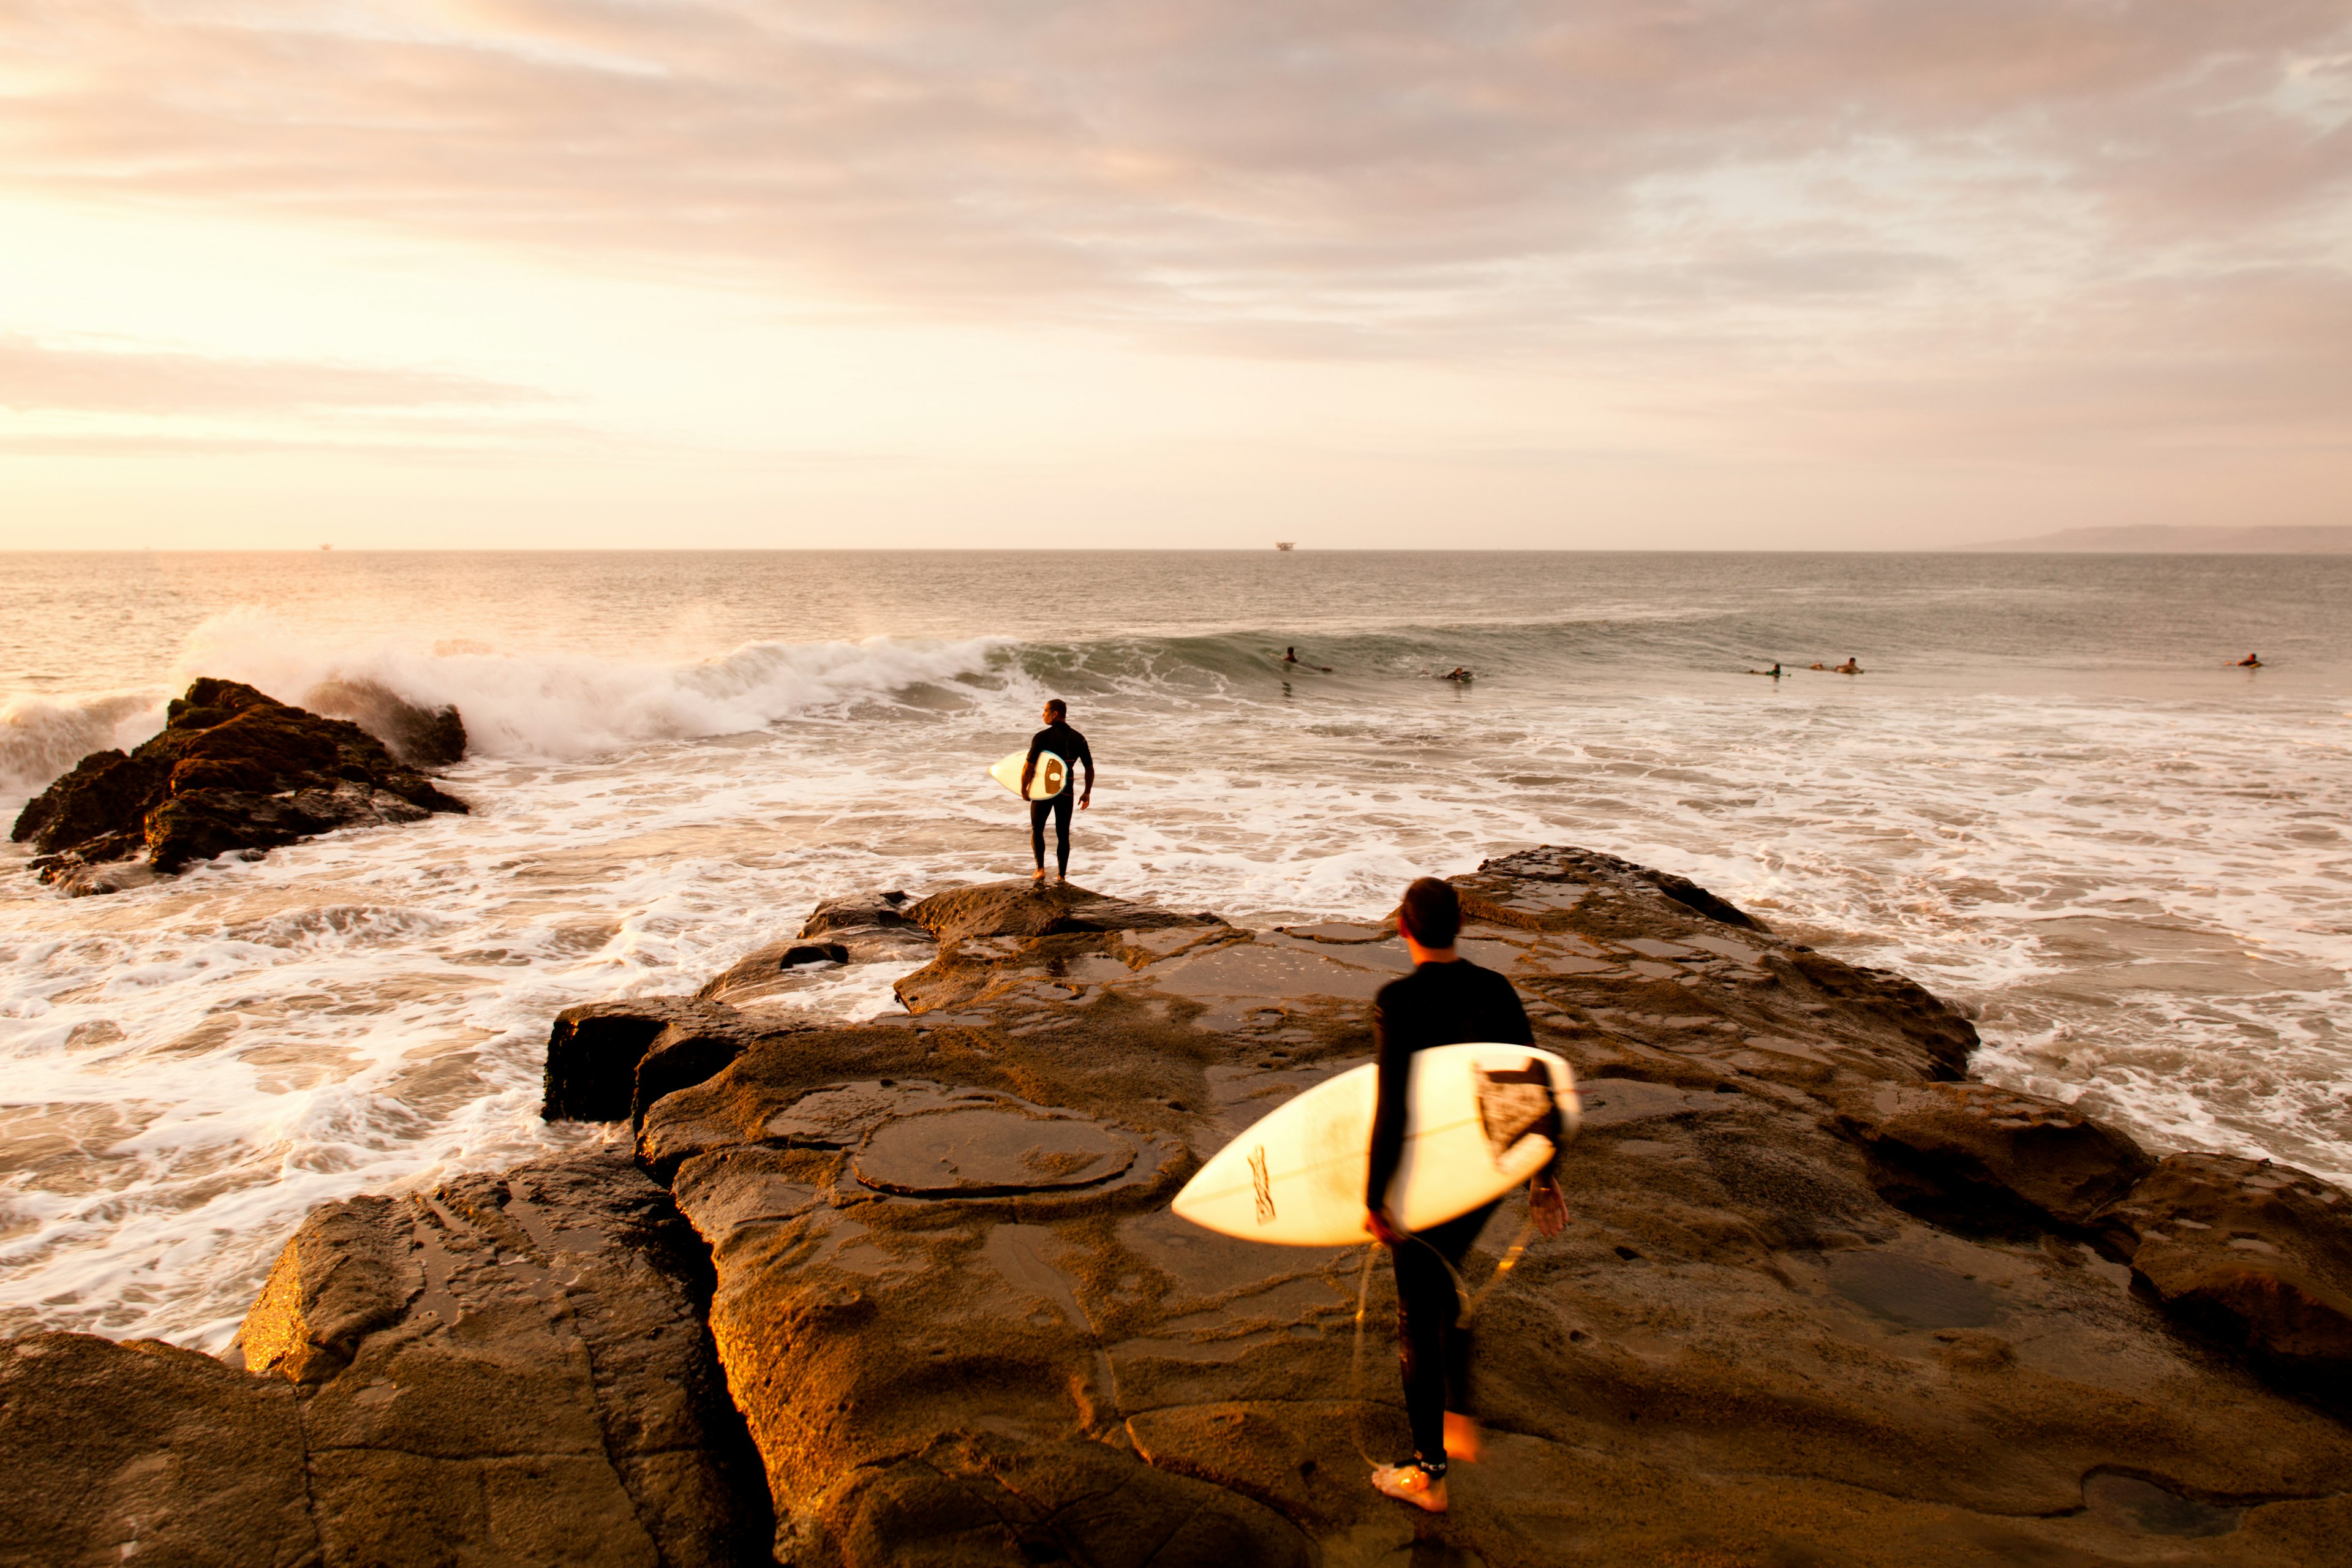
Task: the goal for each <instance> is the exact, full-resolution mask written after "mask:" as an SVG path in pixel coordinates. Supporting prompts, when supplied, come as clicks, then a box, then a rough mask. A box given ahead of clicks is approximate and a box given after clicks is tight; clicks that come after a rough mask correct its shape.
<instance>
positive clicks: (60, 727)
mask: <svg viewBox="0 0 2352 1568" xmlns="http://www.w3.org/2000/svg"><path fill="white" fill-rule="evenodd" d="M162 727H163V693H162V692H160V691H117V692H110V693H108V694H106V695H103V696H98V697H65V698H54V697H38V696H34V695H32V694H30V693H26V694H21V695H18V696H15V697H11V698H10V699H8V700H6V701H5V702H0V800H13V799H17V798H21V797H23V796H26V795H36V794H38V793H39V792H40V791H41V790H42V789H44V788H46V787H47V784H48V783H49V781H50V780H51V779H54V778H56V777H57V776H58V774H60V773H68V772H70V771H71V770H72V768H73V765H74V764H75V763H78V762H79V761H81V760H82V758H84V757H86V756H88V755H89V753H90V752H103V751H109V750H111V749H113V748H116V747H128V746H135V745H137V744H138V743H139V742H142V741H143V740H145V739H146V738H147V737H148V736H150V735H152V734H153V733H154V732H155V731H157V730H159V729H161V728H162Z"/></svg>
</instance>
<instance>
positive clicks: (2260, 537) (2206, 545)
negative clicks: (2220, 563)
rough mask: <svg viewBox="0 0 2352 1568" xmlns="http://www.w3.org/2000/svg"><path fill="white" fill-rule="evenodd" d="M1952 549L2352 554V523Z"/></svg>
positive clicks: (2087, 534)
mask: <svg viewBox="0 0 2352 1568" xmlns="http://www.w3.org/2000/svg"><path fill="white" fill-rule="evenodd" d="M1953 548H1954V549H1956V550H1972V551H1989V550H2015V551H2033V552H2077V553H2081V554H2128V555H2352V523H2330V524H2322V525H2319V526H2315V527H2305V528H2177V527H2174V526H2172V525H2170V524H2168V523H2140V524H2135V525H2131V526H2127V527H2123V528H2066V529H2061V530H2059V531H2057V532H2056V533H2037V534H2034V535H2032V537H2031V538H2027V539H1997V540H1994V541H1993V542H1990V543H1989V544H1960V545H1955V546H1953Z"/></svg>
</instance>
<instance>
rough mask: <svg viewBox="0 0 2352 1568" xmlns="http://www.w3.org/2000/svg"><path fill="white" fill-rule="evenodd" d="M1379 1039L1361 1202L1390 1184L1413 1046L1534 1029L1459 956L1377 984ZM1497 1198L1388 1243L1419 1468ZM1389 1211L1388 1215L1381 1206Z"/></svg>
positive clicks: (1463, 1389) (1527, 1033)
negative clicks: (1461, 1289) (1457, 1274)
mask: <svg viewBox="0 0 2352 1568" xmlns="http://www.w3.org/2000/svg"><path fill="white" fill-rule="evenodd" d="M1372 1029H1373V1032H1374V1034H1375V1035H1376V1036H1377V1037H1378V1038H1379V1041H1380V1050H1381V1058H1380V1059H1381V1072H1380V1081H1381V1093H1380V1103H1379V1108H1378V1109H1377V1110H1374V1111H1373V1113H1372V1145H1371V1173H1370V1179H1369V1180H1368V1181H1367V1182H1366V1184H1365V1189H1364V1206H1365V1207H1366V1208H1380V1207H1382V1206H1384V1205H1386V1204H1387V1202H1388V1189H1389V1184H1390V1183H1391V1181H1393V1180H1394V1179H1395V1177H1396V1169H1397V1163H1398V1162H1399V1161H1401V1160H1402V1158H1403V1157H1404V1124H1405V1090H1406V1089H1407V1087H1408V1086H1409V1085H1410V1084H1411V1082H1412V1053H1413V1052H1415V1051H1418V1050H1422V1049H1423V1048H1425V1047H1430V1046H1454V1045H1464V1044H1470V1043H1475V1042H1477V1041H1482V1040H1494V1041H1497V1042H1499V1043H1501V1044H1504V1045H1514V1046H1531V1045H1533V1044H1535V1038H1536V1037H1535V1030H1534V1029H1533V1028H1531V1027H1530V1026H1528V1013H1527V1009H1526V1008H1525V1007H1523V1006H1521V1005H1519V994H1518V993H1517V991H1514V990H1513V989H1511V983H1510V982H1509V981H1507V980H1506V979H1504V978H1503V977H1502V976H1501V975H1499V974H1497V973H1495V972H1494V971H1493V970H1491V969H1481V968H1480V967H1479V966H1478V965H1476V964H1475V963H1471V962H1470V961H1469V960H1468V959H1456V960H1455V961H1454V962H1453V963H1424V964H1423V965H1421V967H1419V968H1418V969H1415V970H1414V971H1413V972H1412V973H1411V974H1408V975H1406V976H1405V977H1404V978H1403V979H1402V980H1391V981H1390V982H1389V983H1388V984H1386V985H1383V986H1381V994H1380V996H1379V998H1378V999H1377V1000H1376V1001H1374V1003H1373V1004H1372ZM1502 1201H1503V1200H1502V1199H1500V1198H1496V1200H1495V1201H1494V1203H1489V1204H1485V1205H1480V1206H1479V1207H1477V1208H1475V1209H1472V1210H1471V1211H1470V1212H1469V1213H1468V1214H1465V1215H1461V1216H1460V1217H1458V1218H1455V1219H1450V1220H1447V1221H1446V1222H1445V1223H1444V1224H1443V1225H1438V1226H1431V1227H1430V1228H1429V1229H1427V1230H1424V1231H1421V1232H1418V1233H1417V1234H1416V1235H1415V1236H1414V1237H1412V1239H1409V1240H1407V1241H1406V1242H1405V1243H1404V1245H1402V1247H1397V1248H1395V1249H1394V1252H1393V1254H1392V1256H1393V1258H1394V1261H1395V1264H1396V1282H1397V1350H1398V1354H1399V1356H1400V1358H1401V1360H1402V1362H1403V1366H1404V1407H1405V1415H1406V1418H1407V1419H1408V1420H1409V1421H1410V1422H1411V1424H1412V1447H1413V1452H1414V1457H1415V1458H1418V1459H1419V1460H1420V1461H1421V1464H1422V1466H1423V1468H1424V1469H1427V1470H1428V1471H1430V1472H1431V1473H1432V1474H1433V1475H1441V1476H1442V1475H1444V1473H1445V1413H1446V1412H1447V1411H1448V1410H1463V1409H1464V1408H1465V1405H1466V1404H1467V1397H1466V1395H1467V1393H1468V1383H1469V1371H1470V1332H1469V1331H1468V1330H1467V1329H1465V1328H1463V1327H1461V1326H1460V1324H1459V1321H1458V1320H1459V1319H1460V1317H1461V1315H1462V1300H1461V1297H1460V1296H1459V1295H1458V1294H1457V1293H1456V1292H1455V1290H1454V1269H1456V1268H1460V1267H1461V1266H1462V1259H1463V1258H1465V1257H1467V1256H1468V1255H1469V1252H1470V1244H1471V1243H1472V1242H1474V1241H1475V1240H1477V1239H1478V1233H1479V1232H1480V1231H1481V1230H1484V1229H1485V1228H1486V1221H1487V1220H1488V1219H1490V1218H1492V1217H1493V1216H1494V1213H1495V1208H1496V1205H1498V1204H1500V1203H1501V1202H1502ZM1390 1213H1391V1215H1394V1214H1395V1211H1394V1210H1393V1209H1391V1210H1390Z"/></svg>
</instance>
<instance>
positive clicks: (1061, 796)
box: [1020, 697, 1095, 882]
mask: <svg viewBox="0 0 2352 1568" xmlns="http://www.w3.org/2000/svg"><path fill="white" fill-rule="evenodd" d="M1038 717H1040V718H1042V719H1044V720H1045V728H1044V729H1042V730H1040V731H1037V732H1036V733H1035V734H1034V735H1033V736H1031V737H1030V738H1029V756H1028V759H1027V760H1026V761H1025V762H1024V763H1022V764H1021V790H1020V794H1021V795H1022V797H1023V798H1024V799H1025V800H1027V801H1028V803H1029V848H1030V852H1031V853H1032V854H1033V855H1034V856H1035V857H1036V860H1037V869H1036V870H1035V871H1034V873H1032V876H1033V878H1034V880H1036V881H1040V882H1042V881H1044V880H1045V819H1046V818H1047V817H1048V816H1051V817H1052V818H1053V819H1054V866H1055V880H1056V881H1061V882H1066V881H1068V880H1069V879H1070V806H1071V804H1072V796H1073V793H1074V792H1073V791H1072V789H1071V787H1070V786H1071V784H1072V783H1073V782H1074V781H1073V780H1072V778H1071V776H1070V775H1071V774H1073V773H1076V772H1077V770H1078V764H1079V763H1086V765H1087V787H1086V790H1085V792H1084V793H1083V794H1078V795H1076V805H1077V806H1078V809H1080V810H1081V811H1083V810H1085V809H1086V808H1087V805H1090V804H1092V802H1093V800H1094V796H1095V754H1094V752H1093V751H1092V749H1091V748H1089V747H1088V746H1087V738H1086V737H1085V736H1084V735H1081V734H1079V733H1078V732H1077V731H1076V730H1073V729H1071V728H1070V705H1069V704H1068V703H1066V702H1065V701H1063V700H1061V699H1060V698H1058V697H1056V698H1054V699H1052V700H1049V701H1048V702H1047V703H1046V704H1045V711H1044V712H1043V713H1041V714H1040V715H1038ZM1041 758H1042V759H1044V761H1045V764H1046V767H1047V769H1048V776H1047V777H1045V778H1042V779H1041V778H1039V777H1038V772H1037V764H1038V762H1039V760H1040V759H1041ZM1052 773H1059V774H1060V775H1061V777H1060V782H1059V784H1058V786H1057V785H1056V784H1055V780H1054V778H1053V777H1052V776H1050V775H1051V774H1052Z"/></svg>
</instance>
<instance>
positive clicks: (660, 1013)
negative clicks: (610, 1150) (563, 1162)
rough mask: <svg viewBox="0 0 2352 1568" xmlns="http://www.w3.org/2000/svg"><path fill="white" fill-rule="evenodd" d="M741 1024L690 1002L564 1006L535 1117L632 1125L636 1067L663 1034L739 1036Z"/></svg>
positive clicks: (723, 1010) (731, 1015)
mask: <svg viewBox="0 0 2352 1568" xmlns="http://www.w3.org/2000/svg"><path fill="white" fill-rule="evenodd" d="M745 1026H746V1025H745V1021H744V1019H743V1016H742V1015H741V1014H740V1013H738V1012H737V1011H736V1010H735V1009H734V1008H732V1007H730V1006H728V1005H726V1004H724V1003H714V1002H704V1001H702V1000H700V999H699V998H697V997H690V996H645V997H638V998H635V999H633V1000H630V1001H625V1002H590V1003H587V1004H585V1005H582V1006H578V1007H566V1008H565V1009H564V1010H563V1011H562V1012H561V1013H558V1014H557V1015H556V1016H555V1023H554V1025H553V1026H552V1027H551V1028H550V1029H549V1030H548V1034H547V1065H546V1067H545V1068H543V1069H542V1070H541V1096H540V1105H539V1114H540V1116H541V1119H542V1120H544V1121H629V1120H630V1119H631V1113H630V1107H631V1106H632V1105H633V1104H635V1101H636V1099H637V1068H638V1064H640V1063H641V1062H643V1061H644V1060H645V1059H646V1056H647V1055H648V1054H649V1053H650V1052H651V1051H652V1050H653V1049H654V1045H655V1042H656V1041H657V1040H660V1039H661V1038H662V1037H663V1034H664V1032H665V1031H667V1030H669V1029H671V1028H673V1027H677V1028H678V1029H680V1030H683V1031H684V1032H685V1035H686V1037H719V1038H740V1031H741V1030H742V1029H743V1028H744V1027H745ZM739 1048H740V1046H739ZM730 1055H731V1053H730ZM720 1065H723V1063H722V1064H720ZM673 1066H674V1064H673ZM713 1070H714V1071H715V1070H716V1068H714V1069H713ZM696 1081H700V1080H699V1079H697V1080H696Z"/></svg>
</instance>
